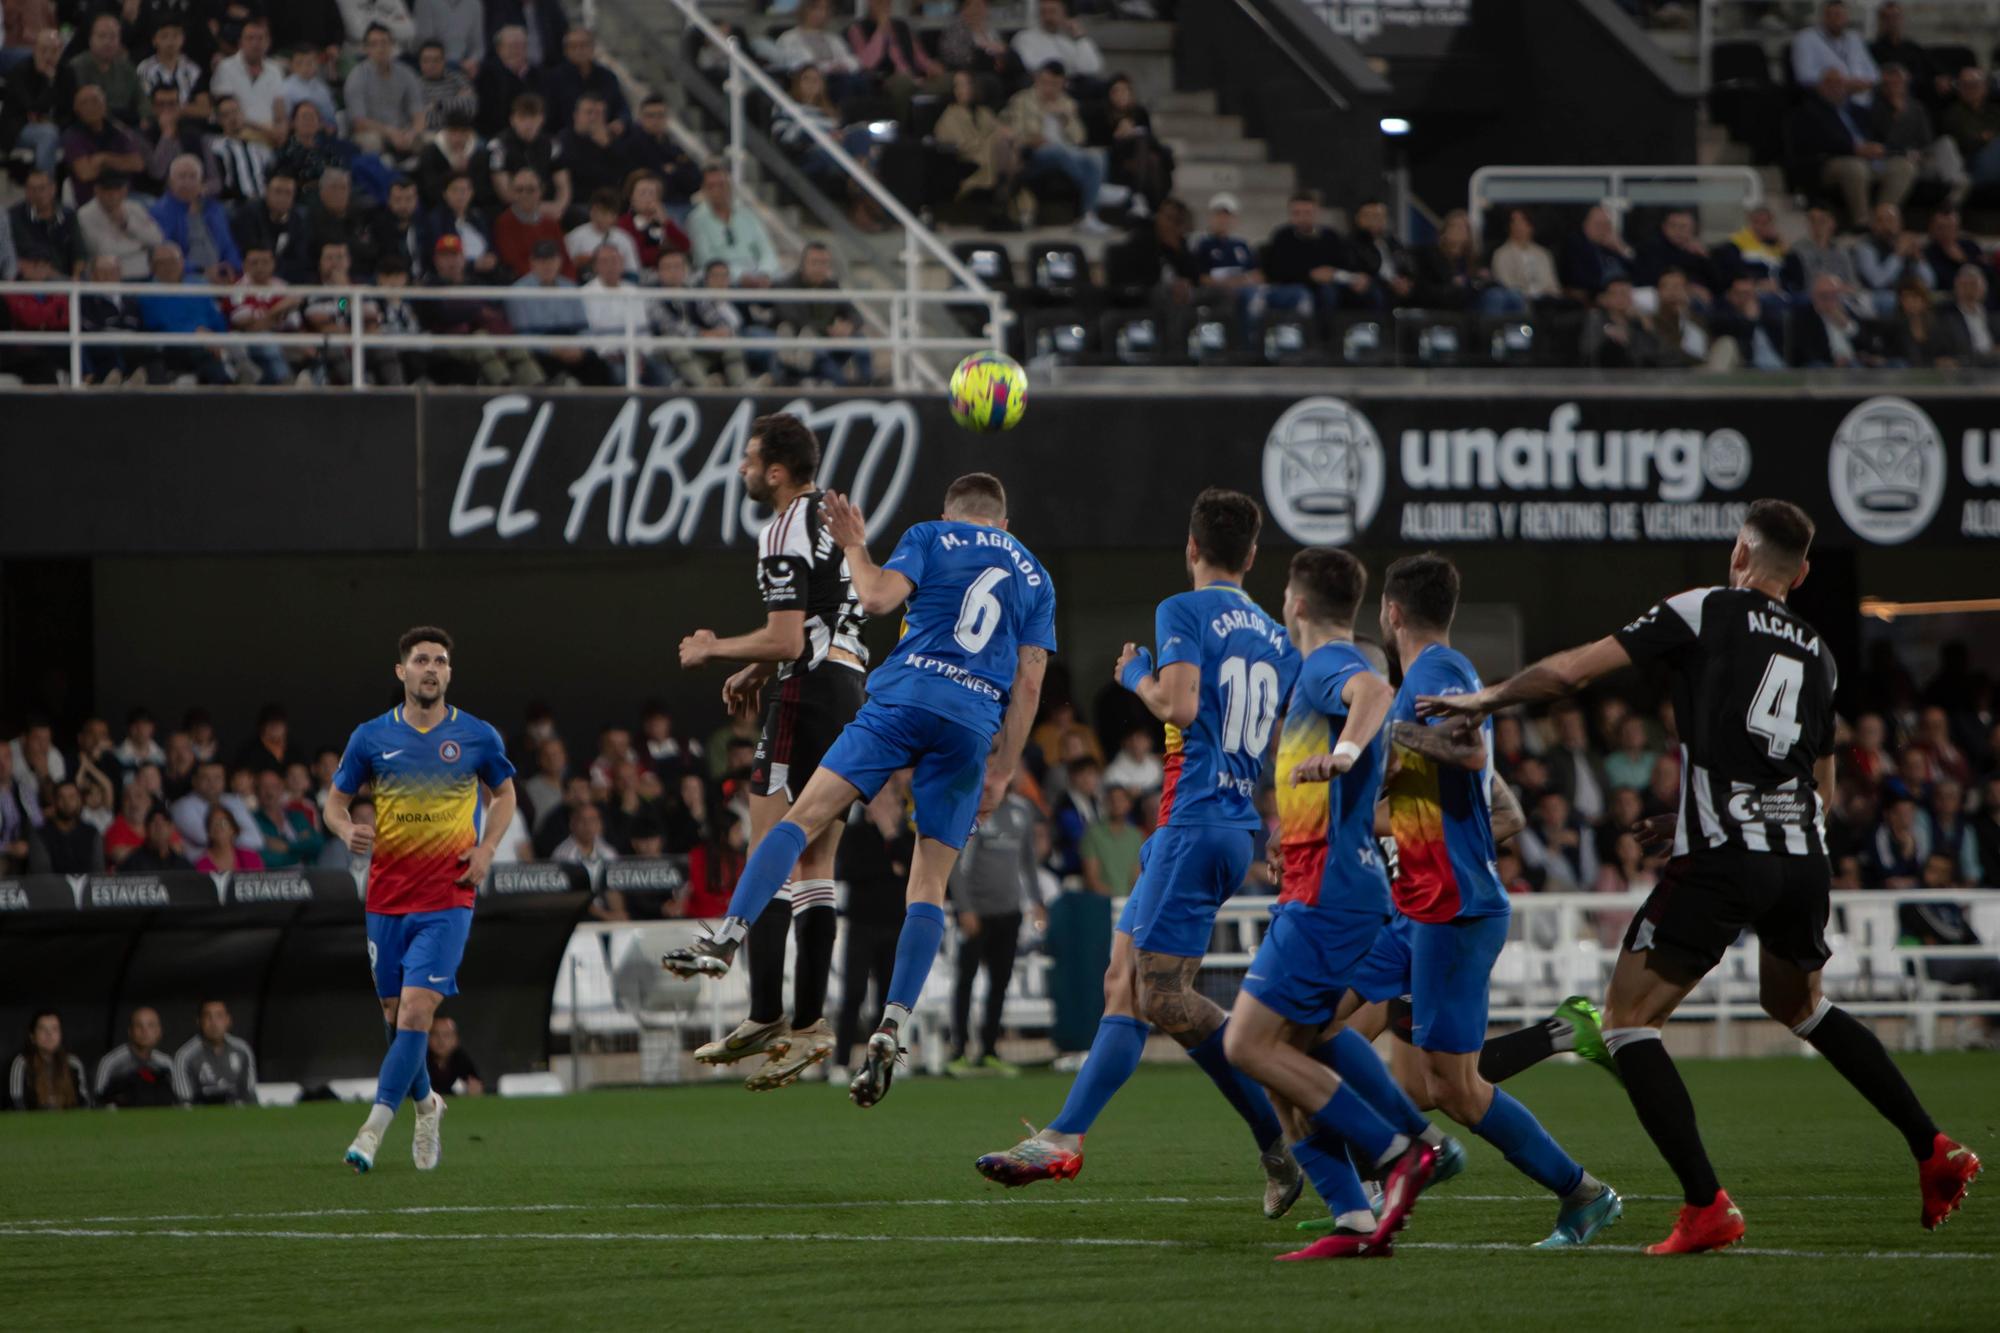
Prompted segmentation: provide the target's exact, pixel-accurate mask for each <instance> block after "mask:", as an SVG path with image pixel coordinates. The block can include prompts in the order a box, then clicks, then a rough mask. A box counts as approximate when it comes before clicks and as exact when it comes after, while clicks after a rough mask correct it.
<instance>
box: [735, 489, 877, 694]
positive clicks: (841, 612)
mask: <svg viewBox="0 0 2000 1333" xmlns="http://www.w3.org/2000/svg"><path fill="white" fill-rule="evenodd" d="M825 499H826V493H825V492H824V491H808V492H806V493H805V494H804V495H801V496H799V497H797V498H796V499H794V500H793V501H792V502H791V503H790V504H788V505H786V506H785V507H784V508H783V509H781V510H779V511H778V513H777V514H776V515H775V516H774V517H773V518H772V519H771V522H770V524H769V525H768V526H766V527H765V529H764V532H763V535H762V536H760V537H759V538H758V539H757V591H758V593H759V594H760V595H761V596H762V597H763V599H764V607H765V609H766V610H769V611H801V612H804V613H805V646H804V647H803V648H802V649H801V650H800V652H799V655H798V657H797V658H796V659H794V660H792V661H790V662H784V663H780V664H779V666H778V679H779V680H787V679H790V677H791V676H792V673H794V672H797V671H817V670H819V668H820V667H821V665H822V664H828V657H827V654H828V652H829V651H830V650H838V651H837V652H835V654H834V656H833V658H832V661H831V663H830V665H832V666H834V667H837V668H839V669H841V670H843V671H865V670H867V668H868V649H867V647H866V645H864V644H863V643H862V642H861V627H862V625H863V624H865V623H866V622H867V619H868V617H867V616H866V615H865V614H864V613H863V612H862V610H861V599H860V598H859V597H857V596H856V595H855V592H854V584H853V582H852V581H851V580H850V579H849V578H848V574H847V557H846V556H844V555H842V554H841V553H840V548H839V547H837V546H835V545H834V544H833V534H832V533H831V532H828V531H827V528H826V522H825V517H824V512H823V510H822V508H821V505H822V502H823V501H824V500H825Z"/></svg>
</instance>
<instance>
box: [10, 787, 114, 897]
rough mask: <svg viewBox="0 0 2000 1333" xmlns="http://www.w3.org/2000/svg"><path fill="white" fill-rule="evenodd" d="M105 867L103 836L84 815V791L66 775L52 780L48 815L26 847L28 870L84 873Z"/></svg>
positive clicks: (67, 873) (65, 873)
mask: <svg viewBox="0 0 2000 1333" xmlns="http://www.w3.org/2000/svg"><path fill="white" fill-rule="evenodd" d="M103 869H104V837H103V835H102V834H100V833H99V832H98V831H97V830H96V829H95V828H92V827H91V826H90V824H88V823H87V822H85V820H84V818H83V793H82V792H81V791H79V790H78V788H77V785H76V783H75V782H73V781H71V780H69V779H67V778H65V779H63V780H62V781H59V782H57V783H56V784H55V800H54V802H53V803H52V804H51V805H50V806H49V811H48V817H47V818H46V819H44V820H43V821H42V826H41V827H40V828H38V829H36V830H35V836H34V839H33V841H32V843H31V845H30V847H29V850H28V872H29V873H30V874H36V875H85V874H95V873H99V872H101V871H103Z"/></svg>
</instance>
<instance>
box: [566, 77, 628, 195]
mask: <svg viewBox="0 0 2000 1333" xmlns="http://www.w3.org/2000/svg"><path fill="white" fill-rule="evenodd" d="M570 121H571V123H570V127H569V128H568V129H566V130H564V131H563V132H562V136H561V138H560V140H559V141H558V143H557V147H556V153H557V158H558V160H560V161H561V162H562V164H563V170H565V171H567V172H568V173H569V178H570V192H571V193H570V197H571V199H573V200H575V201H576V203H578V204H581V203H584V202H585V201H586V200H589V199H591V198H592V197H593V196H595V195H596V194H597V193H598V192H599V191H600V190H609V191H610V192H611V193H612V194H614V195H615V194H617V192H618V190H619V187H620V186H622V185H623V184H624V182H625V174H626V171H627V170H628V168H627V167H626V165H625V158H624V155H623V154H622V153H621V152H620V150H619V146H618V145H619V140H618V139H616V138H614V137H613V135H612V131H611V128H610V127H609V126H608V125H607V124H606V123H605V120H604V99H603V98H601V97H599V96H598V95H597V94H596V93H594V92H586V93H584V94H583V95H582V96H581V97H579V98H577V99H576V107H575V110H574V111H573V112H572V113H571V116H570ZM613 213H614V216H615V214H616V210H615V209H614V210H613ZM564 221H565V222H567V221H569V219H567V218H565V219H564Z"/></svg>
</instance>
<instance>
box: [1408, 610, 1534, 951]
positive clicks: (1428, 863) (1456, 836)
mask: <svg viewBox="0 0 2000 1333" xmlns="http://www.w3.org/2000/svg"><path fill="white" fill-rule="evenodd" d="M1480 688H1482V687H1481V685H1480V683H1479V673H1478V672H1477V671H1475V670H1473V668H1472V663H1471V662H1470V661H1469V660H1467V658H1466V656H1465V654H1463V653H1461V652H1458V651H1456V650H1455V649H1452V648H1448V647H1446V646H1445V645H1444V644H1441V643H1433V644H1428V645H1426V646H1425V648H1424V649H1423V651H1422V652H1420V653H1418V654H1417V658H1416V660H1415V661H1414V662H1411V663H1410V664H1409V665H1408V667H1406V668H1405V669H1404V671H1403V683H1402V686H1401V687H1400V688H1399V689H1398V690H1397V691H1396V702H1395V704H1394V706H1392V707H1391V708H1390V710H1389V719H1390V721H1392V722H1416V723H1418V724H1419V725H1422V723H1423V719H1421V718H1419V717H1418V716H1417V698H1418V696H1420V695H1444V694H1471V693H1474V692H1475V691H1477V690H1479V689H1480ZM1480 731H1481V733H1482V734H1483V736H1484V738H1485V742H1486V767H1484V768H1481V769H1478V770H1473V769H1469V768H1462V767H1460V766H1459V765H1457V764H1441V763H1438V762H1437V761H1436V760H1433V759H1426V758H1425V757H1424V756H1423V755H1420V754H1418V753H1416V752H1415V751H1414V750H1409V749H1405V748H1402V747H1398V748H1397V756H1398V758H1399V759H1400V760H1401V762H1402V767H1401V768H1400V769H1399V770H1398V771H1397V773H1396V776H1395V777H1394V778H1392V779H1390V780H1389V782H1388V783H1387V787H1386V789H1387V791H1388V794H1389V831H1390V832H1391V833H1392V834H1393V835H1395V839H1396V862H1397V870H1396V883H1395V892H1396V910H1397V911H1399V912H1401V913H1402V914H1403V915H1404V916H1407V917H1409V918H1410V919H1411V920H1413V921H1425V922H1441V921H1456V920H1458V919H1459V918H1460V917H1469V916H1504V915H1505V914H1506V913H1508V912H1509V911H1511V910H1512V908H1511V906H1510V905H1509V903H1508V902H1507V889H1506V886H1504V885H1503V884H1501V882H1500V872H1499V871H1498V870H1497V869H1496V868H1495V867H1494V865H1493V786H1492V784H1493V722H1492V720H1491V719H1490V718H1489V719H1487V720H1486V721H1485V722H1483V723H1481V724H1480Z"/></svg>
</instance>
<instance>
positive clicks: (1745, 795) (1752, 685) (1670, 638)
mask: <svg viewBox="0 0 2000 1333" xmlns="http://www.w3.org/2000/svg"><path fill="white" fill-rule="evenodd" d="M1617 638H1618V642H1619V643H1620V644H1621V645H1623V646H1624V648H1625V651H1626V652H1627V653H1628V654H1630V655H1631V658H1632V660H1633V661H1635V662H1646V661H1652V660H1654V659H1658V660H1661V661H1664V662H1666V663H1667V664H1669V665H1670V666H1672V667H1673V668H1674V691H1673V700H1674V719H1675V722H1676V724H1677V727H1678V730H1679V731H1680V736H1681V799H1680V814H1679V818H1678V819H1677V820H1676V822H1675V827H1674V855H1676V856H1684V855H1686V854H1687V853H1688V852H1690V851H1698V850H1701V849H1702V848H1715V847H1725V846H1729V847H1736V848H1740V849H1742V850H1746V851H1752V852H1776V853H1778V854H1780V855H1789V856H1824V855H1825V854H1826V839H1825V836H1824V834H1823V833H1822V831H1821V821H1822V820H1823V818H1824V816H1825V812H1824V811H1823V810H1821V809H1820V802H1819V793H1818V790H1817V788H1816V787H1815V785H1814V781H1813V766H1814V764H1816V763H1817V762H1818V761H1819V760H1820V759H1821V757H1823V756H1824V755H1825V754H1826V753H1827V750H1828V747H1829V746H1831V745H1832V744H1833V693H1834V688H1835V686H1836V685H1838V683H1839V680H1840V672H1839V669H1838V668H1837V667H1836V666H1835V665H1834V661H1833V651H1832V649H1830V648H1828V647H1827V644H1826V641H1825V640H1824V639H1822V638H1820V636H1819V632H1818V631H1817V630H1815V629H1814V628H1813V627H1812V626H1811V625H1808V624H1807V623H1806V622H1805V621H1804V620H1803V619H1801V618H1800V617H1799V615H1798V613H1796V612H1795V611H1793V610H1792V608H1791V607H1789V606H1787V605H1786V604H1785V603H1783V602H1781V601H1778V600H1776V599H1775V598H1772V597H1768V596H1766V595H1765V594H1763V593H1761V592H1759V591H1757V590H1756V589H1755V588H1695V589H1692V590H1690V591H1688V592H1683V593H1676V594H1675V595H1674V596H1672V597H1669V598H1667V599H1666V600H1665V601H1664V602H1661V603H1660V604H1659V605H1657V606H1655V607H1654V608H1653V609H1652V610H1650V611H1648V612H1647V613H1646V614H1645V615H1643V616H1640V617H1639V618H1638V619H1637V620H1635V621H1633V622H1632V623H1631V624H1629V625H1627V626H1626V627H1625V628H1624V629H1621V630H1619V631H1618V634H1617Z"/></svg>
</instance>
